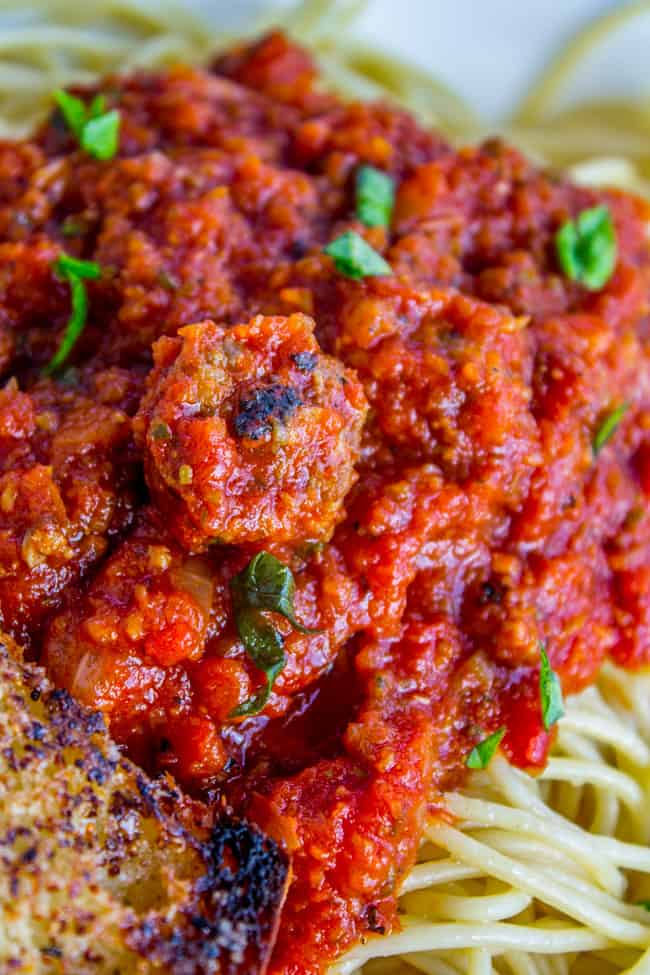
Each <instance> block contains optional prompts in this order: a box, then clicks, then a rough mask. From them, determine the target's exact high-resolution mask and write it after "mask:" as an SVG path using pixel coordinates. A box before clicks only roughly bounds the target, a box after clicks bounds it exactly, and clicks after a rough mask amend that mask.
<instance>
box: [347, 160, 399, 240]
mask: <svg viewBox="0 0 650 975" xmlns="http://www.w3.org/2000/svg"><path fill="white" fill-rule="evenodd" d="M394 205H395V184H394V182H393V180H392V179H391V177H390V176H388V175H387V174H386V173H382V171H381V170H380V169H375V167H374V166H361V167H360V168H359V169H358V170H357V178H356V209H357V217H358V218H359V220H360V221H361V222H362V223H364V224H365V225H366V227H388V226H390V221H391V217H392V215H393V207H394Z"/></svg>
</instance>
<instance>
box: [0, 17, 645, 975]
mask: <svg viewBox="0 0 650 975" xmlns="http://www.w3.org/2000/svg"><path fill="white" fill-rule="evenodd" d="M101 90H102V91H104V92H105V94H106V95H107V97H108V102H109V104H110V105H111V106H113V105H114V106H115V107H117V108H118V109H119V111H120V113H121V142H120V152H119V155H118V157H116V158H115V159H114V160H112V161H110V162H104V163H99V162H95V161H93V160H91V159H89V158H88V157H87V156H85V155H83V154H82V153H81V152H79V151H78V150H77V149H76V147H75V145H74V142H73V140H72V138H71V137H70V136H69V134H68V133H67V131H66V129H65V126H64V125H63V124H62V120H61V119H60V118H59V117H58V116H56V115H55V116H53V117H52V119H51V120H50V121H49V123H48V124H47V125H46V126H44V128H43V130H42V131H41V132H40V133H39V134H38V136H37V138H36V139H35V140H34V142H33V143H26V144H20V145H12V144H3V145H1V146H0V175H1V176H2V179H1V180H0V187H1V189H0V369H1V371H2V376H3V377H4V386H3V388H2V390H0V623H1V624H2V627H3V628H4V629H6V630H8V631H9V632H11V633H13V635H14V636H15V637H16V638H17V639H18V640H19V641H20V642H21V643H22V644H23V645H24V646H25V647H26V648H27V649H28V651H29V652H30V653H31V654H32V655H33V656H41V657H42V659H43V660H44V662H45V664H46V666H47V667H48V668H49V671H50V673H51V674H52V676H53V678H54V679H55V680H56V681H57V682H58V683H59V684H61V685H62V686H65V687H67V688H68V689H70V690H71V691H72V692H73V693H74V694H75V695H76V696H77V697H78V698H80V699H81V700H82V701H84V702H85V703H88V704H90V705H91V706H95V707H98V708H101V709H102V710H103V711H104V712H105V713H106V714H107V716H108V718H109V721H110V725H111V731H112V733H113V734H114V735H115V736H116V737H117V738H118V740H119V741H120V742H122V743H123V744H124V745H125V747H127V748H128V749H129V751H130V753H131V754H132V755H133V756H134V757H135V758H137V759H138V760H139V761H140V762H141V763H143V764H144V765H146V766H147V767H149V768H152V769H167V770H170V771H172V772H173V773H174V774H175V775H176V776H177V777H178V778H179V780H180V781H181V782H182V783H183V784H184V785H186V786H187V787H188V788H189V789H191V790H194V791H196V792H201V793H204V794H208V795H213V796H214V797H215V798H217V799H218V800H219V801H220V800H221V798H222V797H225V799H226V801H228V802H229V803H231V804H232V805H234V806H235V807H236V808H237V809H238V810H240V811H244V812H245V813H247V814H248V815H250V816H252V817H253V818H255V819H256V820H257V821H258V822H259V823H260V824H261V825H262V826H263V827H264V828H266V829H267V830H269V831H270V832H272V833H273V834H274V835H275V836H276V837H278V838H279V839H280V840H281V841H282V842H283V843H284V844H285V845H286V847H287V848H288V849H289V850H290V851H291V853H292V856H293V874H294V881H293V884H292V887H291V889H290V892H289V896H288V900H287V903H286V906H285V910H284V918H283V924H282V928H281V932H280V937H279V941H278V945H277V947H276V952H275V956H274V960H273V964H272V972H273V973H274V975H281V973H282V975H316V973H319V972H322V971H323V970H324V969H325V967H326V966H327V964H328V962H330V961H331V960H332V959H333V958H334V957H335V956H336V955H337V954H338V953H339V952H341V951H342V950H344V949H345V948H346V947H347V946H349V945H351V944H352V943H354V941H356V940H358V939H359V938H360V937H362V936H364V935H365V934H367V933H368V932H373V931H374V932H379V931H383V930H389V929H390V928H391V926H392V925H393V924H394V923H395V905H396V891H397V889H398V887H399V883H400V880H401V878H402V877H403V875H404V872H405V871H406V870H407V869H408V868H409V866H410V865H411V864H412V862H413V859H414V856H415V853H416V850H417V845H418V841H419V834H420V829H421V826H422V823H423V821H424V818H425V816H426V815H427V812H428V810H430V809H432V808H435V806H436V803H437V802H439V794H440V791H441V790H443V789H445V788H449V787H453V786H454V785H455V784H457V783H458V782H459V781H460V780H461V779H462V775H463V773H464V766H465V759H466V756H467V754H468V752H469V751H470V750H471V748H472V747H473V746H474V745H475V744H476V743H477V742H479V741H480V740H481V739H482V738H483V737H485V735H487V734H488V733H490V732H492V731H494V730H496V729H497V728H499V727H500V726H502V725H505V726H506V728H507V732H506V736H505V738H504V741H503V747H504V749H505V751H506V753H507V754H508V755H509V757H510V758H511V760H512V761H514V762H516V763H518V764H520V765H522V766H524V767H530V768H535V767H537V768H539V767H540V766H542V765H543V763H544V761H545V758H546V754H547V750H548V746H549V743H550V735H549V733H547V732H546V731H545V729H544V727H543V723H542V716H541V710H540V696H539V664H540V650H539V648H540V644H543V645H545V646H546V648H547V652H548V655H549V658H550V660H551V663H552V666H553V668H554V669H555V670H556V671H557V672H558V674H559V675H560V677H561V680H562V684H563V687H564V690H565V691H566V692H569V691H572V690H577V689H579V688H581V687H583V686H585V685H586V684H588V683H589V682H590V681H591V680H593V679H594V677H595V674H596V673H597V671H598V668H599V666H600V664H601V662H602V660H603V659H604V657H605V656H607V655H609V656H611V657H612V658H613V659H615V660H616V661H618V662H619V663H621V664H623V665H626V666H632V667H637V666H642V665H644V664H648V663H650V515H649V498H650V346H649V324H648V323H649V320H648V311H649V305H648V296H649V284H650V261H649V259H648V248H647V238H646V223H647V220H648V212H647V208H646V207H645V205H644V204H643V203H642V202H641V201H639V200H636V199H634V198H632V197H628V196H625V195H623V194H620V193H616V192H595V191H592V190H588V189H584V188H578V187H575V186H572V185H571V184H569V183H567V182H565V181H563V180H562V179H560V178H559V177H556V176H554V175H552V174H548V173H544V172H541V171H540V170H539V169H537V168H536V167H534V166H532V165H531V164H530V163H528V162H527V161H526V160H525V159H524V158H523V157H522V156H521V155H520V154H518V153H517V152H516V151H514V150H512V149H509V148H507V147H504V146H502V145H500V144H497V143H487V144H485V145H483V146H482V147H480V148H477V149H465V150H461V151H455V150H452V149H451V148H450V147H449V146H447V145H446V144H445V143H444V141H443V140H441V139H440V138H439V137H437V136H436V135H433V134H430V133H428V132H425V131H423V130H421V129H420V128H419V127H418V126H417V124H416V123H415V122H414V121H413V120H412V119H411V118H409V117H408V116H407V115H405V114H404V113H402V112H400V111H398V110H396V109H393V108H390V107H387V106H381V105H361V104H357V105H346V104H343V103H341V102H339V101H338V100H337V99H336V98H334V97H333V96H330V95H326V94H323V93H322V91H321V90H320V88H319V87H318V85H317V82H316V79H315V73H314V70H313V67H312V65H311V62H310V60H309V58H308V56H307V55H306V54H305V53H304V52H302V51H300V50H299V49H297V48H294V47H293V46H291V45H289V44H288V43H287V42H286V41H285V40H284V39H283V38H282V37H280V36H279V35H272V36H271V37H269V38H267V39H264V40H263V41H262V42H260V43H258V44H256V45H253V46H252V47H251V48H248V49H241V50H240V51H237V52H234V53H233V54H230V55H228V56H226V57H224V58H222V59H221V60H220V61H219V62H218V63H217V64H216V65H215V67H214V71H213V72H212V73H207V72H206V73H201V72H194V71H191V70H189V69H178V70H175V71H172V72H170V73H168V74H166V75H157V76H148V75H140V76H135V77H133V78H128V79H112V80H111V81H109V82H107V83H106V84H105V85H103V86H102V89H101ZM362 164H370V165H372V166H375V167H377V168H379V169H381V170H382V171H384V172H387V173H389V174H390V175H391V177H392V178H393V180H394V183H395V188H396V206H395V213H394V216H393V219H392V222H391V225H390V227H388V228H385V227H375V228H372V229H369V228H367V227H364V226H363V225H362V224H361V223H360V222H359V220H358V219H357V217H356V212H355V178H356V174H357V172H358V169H359V167H360V166H361V165H362ZM596 203H605V204H606V205H607V206H608V207H609V210H610V213H611V215H612V218H613V221H614V224H615V228H616V234H617V240H618V261H617V266H616V269H615V272H614V274H613V275H612V277H611V278H610V280H609V281H608V283H607V284H606V285H605V287H604V288H603V289H602V290H600V291H597V292H593V291H587V290H586V289H584V288H583V287H582V286H580V285H579V284H576V283H574V282H571V281H568V280H567V279H566V277H565V276H564V275H563V274H562V271H561V268H560V267H559V265H558V262H557V257H556V251H555V243H554V241H555V234H556V231H557V230H558V228H559V227H561V226H562V225H563V223H564V222H565V221H566V220H567V219H569V218H574V217H576V216H577V215H578V214H579V213H580V212H581V211H583V210H584V209H586V208H589V207H592V206H594V205H595V204H596ZM350 229H352V230H355V231H356V232H358V233H361V234H363V236H364V237H365V239H366V240H367V241H368V242H369V243H370V244H371V245H372V246H373V247H374V248H375V250H376V251H378V252H379V253H380V254H382V255H383V257H384V258H385V259H386V260H387V261H388V263H389V264H390V267H391V269H392V273H391V274H390V275H386V276H382V277H367V278H365V279H363V280H359V281H354V280H351V279H350V278H348V277H346V276H345V275H343V274H341V273H340V272H339V271H337V270H336V268H335V266H334V264H333V262H332V259H331V258H330V257H328V256H326V255H325V254H324V253H323V247H324V246H325V245H327V244H328V243H329V242H330V241H331V240H332V239H334V238H335V237H337V236H338V235H339V234H340V233H342V232H344V231H346V230H350ZM62 250H65V251H66V252H67V253H69V254H72V255H74V256H76V257H80V258H83V259H86V260H94V261H96V262H97V263H99V265H100V266H101V268H102V272H103V273H102V276H101V278H100V279H99V280H98V281H91V282H89V283H88V295H89V301H90V311H89V318H88V323H87V326H86V328H85V330H84V332H83V335H82V337H81V339H80V341H79V342H78V344H77V345H76V346H75V349H74V352H73V355H72V358H71V360H70V363H69V368H68V369H67V370H66V371H65V372H64V373H63V374H59V375H57V376H56V377H55V378H48V379H46V378H43V377H42V376H41V369H42V367H43V366H45V365H46V363H47V362H48V361H49V360H50V358H51V356H52V355H53V353H54V351H55V350H56V348H57V345H58V342H59V341H60V339H61V336H62V334H63V330H64V327H65V323H66V320H67V317H68V314H69V301H70V299H69V291H68V288H67V286H66V284H65V282H62V281H60V280H59V279H58V278H57V277H56V275H55V274H54V271H53V269H52V265H53V263H54V261H55V260H56V258H57V256H58V255H59V254H60V252H61V251H62ZM179 330H180V331H179ZM623 403H624V404H626V405H627V410H626V412H625V415H624V417H623V420H622V422H621V424H620V426H619V427H618V429H616V431H615V433H614V435H613V436H612V438H611V440H610V442H609V443H608V444H607V445H606V446H604V447H603V449H602V450H600V451H599V452H598V453H597V454H596V453H595V451H594V449H593V441H594V437H595V435H596V432H597V431H598V429H599V427H600V426H601V424H602V422H603V418H605V417H607V416H608V415H609V414H610V413H611V411H612V410H613V409H615V408H616V407H619V406H621V405H622V404H623ZM262 550H265V551H267V552H269V553H271V554H272V555H273V556H275V558H277V559H278V560H280V562H282V563H283V564H284V565H286V566H288V567H289V568H290V569H291V570H292V574H293V579H294V581H295V589H296V592H295V615H296V617H297V619H298V620H299V621H300V623H301V624H303V625H304V627H306V628H308V629H309V630H310V632H300V631H299V630H298V629H296V627H295V626H293V625H292V623H291V622H290V621H288V620H287V619H285V618H283V617H281V616H279V615H277V614H274V613H266V618H267V621H268V622H270V623H272V625H273V626H274V627H275V628H276V630H277V631H278V632H279V633H280V634H281V635H282V637H283V640H284V654H285V657H286V663H285V666H284V668H283V669H282V670H281V671H280V673H279V674H278V676H277V679H276V681H275V684H274V686H273V690H272V693H271V696H270V698H269V700H268V703H267V704H266V705H265V707H264V709H263V711H262V712H261V713H260V714H257V715H252V716H249V717H235V716H233V712H234V711H235V710H236V709H237V708H240V707H241V706H242V705H243V704H244V703H245V702H246V701H247V700H250V698H251V696H254V695H255V694H257V693H258V692H259V691H260V688H262V687H263V685H264V681H265V677H264V674H263V672H262V671H261V670H260V668H259V667H258V666H257V665H256V663H255V661H254V660H253V659H252V658H251V655H250V653H249V652H247V650H246V648H245V646H244V644H243V642H242V639H241V634H240V632H239V631H238V628H237V625H236V621H235V619H234V613H233V601H232V590H231V581H232V579H233V577H234V576H235V575H237V574H239V573H241V572H242V570H244V569H245V567H246V566H247V565H248V564H249V563H250V561H251V559H252V558H253V557H254V556H255V555H256V554H257V553H258V552H260V551H262ZM551 734H552V733H551Z"/></svg>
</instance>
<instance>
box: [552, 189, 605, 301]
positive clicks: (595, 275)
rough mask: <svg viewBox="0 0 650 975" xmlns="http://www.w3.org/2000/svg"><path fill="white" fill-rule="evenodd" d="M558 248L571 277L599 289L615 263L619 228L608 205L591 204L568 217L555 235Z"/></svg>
mask: <svg viewBox="0 0 650 975" xmlns="http://www.w3.org/2000/svg"><path fill="white" fill-rule="evenodd" d="M555 249H556V252H557V257H558V261H559V262H560V267H561V268H562V270H563V271H564V273H565V274H566V276H567V277H568V278H570V279H571V280H572V281H579V282H580V284H583V285H584V286H585V288H588V289H589V290H590V291H599V290H600V289H601V288H602V287H604V285H606V284H607V282H608V281H609V279H610V278H611V276H612V274H613V273H614V268H615V267H616V252H617V247H616V231H615V230H614V224H613V223H612V218H611V215H610V212H609V209H608V208H607V207H606V206H597V207H591V209H589V210H583V211H582V213H581V214H580V215H579V216H578V217H577V218H576V219H575V220H567V222H566V223H565V224H563V226H562V227H560V229H559V230H558V232H557V234H556V235H555Z"/></svg>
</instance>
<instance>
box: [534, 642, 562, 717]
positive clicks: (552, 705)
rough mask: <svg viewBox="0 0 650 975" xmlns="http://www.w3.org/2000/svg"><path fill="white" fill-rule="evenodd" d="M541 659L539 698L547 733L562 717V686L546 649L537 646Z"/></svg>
mask: <svg viewBox="0 0 650 975" xmlns="http://www.w3.org/2000/svg"><path fill="white" fill-rule="evenodd" d="M539 653H540V657H541V663H540V669H539V696H540V701H541V705H542V721H543V722H544V727H545V728H546V730H547V731H549V730H550V729H551V728H552V727H553V725H554V724H556V722H558V721H559V720H560V718H561V717H563V716H564V701H563V699H562V685H561V684H560V678H559V677H558V675H557V674H556V673H555V671H554V670H553V668H552V667H551V664H550V662H549V659H548V654H547V653H546V647H545V646H544V644H543V643H540V645H539Z"/></svg>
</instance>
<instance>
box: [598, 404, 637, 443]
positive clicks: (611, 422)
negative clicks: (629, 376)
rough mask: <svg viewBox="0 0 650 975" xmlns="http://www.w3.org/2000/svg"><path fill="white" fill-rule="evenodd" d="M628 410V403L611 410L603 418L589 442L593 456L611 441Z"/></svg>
mask: <svg viewBox="0 0 650 975" xmlns="http://www.w3.org/2000/svg"><path fill="white" fill-rule="evenodd" d="M629 408H630V404H629V403H622V404H621V405H620V406H617V407H616V409H615V410H612V411H611V413H608V414H607V415H606V416H605V417H603V419H602V421H601V423H600V426H599V427H598V429H597V430H596V432H595V434H594V439H593V440H592V442H591V446H592V449H593V452H594V454H599V453H600V451H601V450H602V449H603V447H604V446H605V444H606V443H607V442H608V441H609V440H611V439H612V437H613V436H614V434H615V433H616V431H617V430H618V428H619V425H620V423H621V420H622V419H623V417H624V416H625V414H626V413H627V411H628V409H629Z"/></svg>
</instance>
